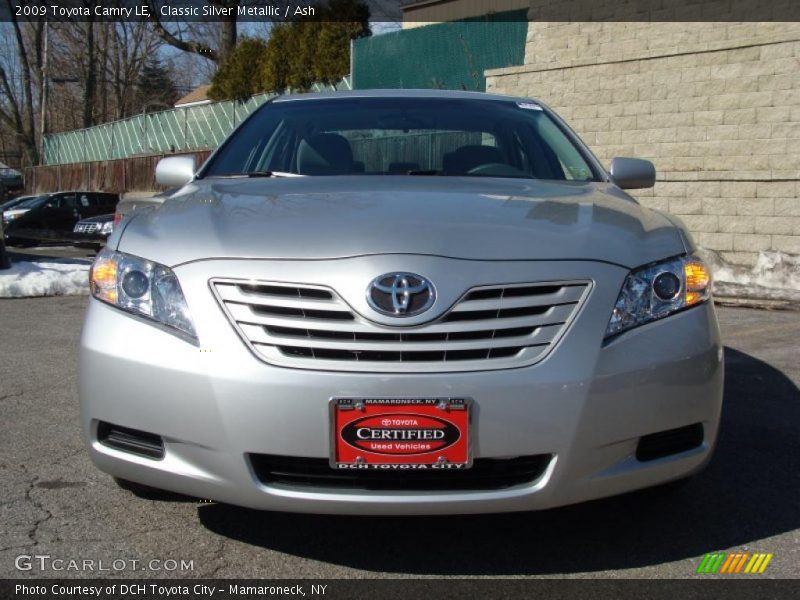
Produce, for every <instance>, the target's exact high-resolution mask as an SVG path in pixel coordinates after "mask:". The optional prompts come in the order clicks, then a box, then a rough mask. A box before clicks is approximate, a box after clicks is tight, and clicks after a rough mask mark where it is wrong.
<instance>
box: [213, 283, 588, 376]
mask: <svg viewBox="0 0 800 600" xmlns="http://www.w3.org/2000/svg"><path fill="white" fill-rule="evenodd" d="M212 284H213V288H214V290H215V292H216V296H217V299H218V300H219V301H220V303H221V305H222V306H223V307H224V309H225V312H226V313H227V315H228V317H229V319H230V320H231V321H232V322H233V324H234V326H235V327H236V329H237V330H238V332H239V333H240V335H241V336H242V338H243V339H244V340H245V341H246V342H247V343H248V345H249V346H250V347H251V348H252V349H253V351H254V352H255V353H256V355H257V356H259V357H260V358H262V359H263V360H265V361H266V362H268V363H270V364H275V365H278V366H287V367H296V368H308V369H325V370H335V371H378V372H395V373H396V372H432V371H438V372H441V371H478V370H485V369H503V368H512V367H518V366H523V365H528V364H533V363H534V362H537V361H539V360H542V359H543V358H544V357H545V356H546V355H547V353H548V352H549V350H550V349H551V348H552V347H553V346H554V345H555V343H556V342H557V340H558V338H559V337H560V336H561V335H562V334H563V332H564V331H565V329H566V328H567V326H568V324H569V323H570V321H571V320H572V319H573V318H574V316H575V314H576V313H577V311H578V308H579V306H580V305H581V303H582V302H583V300H584V299H585V297H586V295H587V293H588V291H589V283H588V282H586V281H578V282H562V283H552V282H547V283H525V284H511V285H494V286H481V287H477V288H473V289H471V290H468V291H467V292H466V293H465V294H464V295H463V296H462V298H461V299H460V300H459V301H458V302H456V304H455V305H454V306H453V307H452V308H451V309H450V310H449V311H448V312H446V313H445V314H444V315H442V316H441V317H439V318H438V319H436V320H434V321H431V322H430V323H425V324H423V325H419V326H413V327H408V326H405V327H399V326H398V327H391V326H386V325H379V324H377V323H373V322H371V321H368V320H367V319H365V318H363V317H362V316H361V315H359V314H357V313H356V312H354V311H353V310H352V309H351V308H350V306H349V305H348V304H347V303H346V302H344V300H342V299H341V298H340V297H339V295H338V294H337V293H336V292H335V291H333V290H332V289H329V288H325V287H321V286H313V285H296V284H284V283H275V282H268V283H267V282H264V283H253V282H247V283H244V282H241V281H234V280H213V281H212Z"/></svg>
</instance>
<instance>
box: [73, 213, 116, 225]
mask: <svg viewBox="0 0 800 600" xmlns="http://www.w3.org/2000/svg"><path fill="white" fill-rule="evenodd" d="M113 220H114V213H111V214H109V215H99V216H97V217H88V218H86V219H81V220H80V221H78V222H79V223H108V222H109V221H113Z"/></svg>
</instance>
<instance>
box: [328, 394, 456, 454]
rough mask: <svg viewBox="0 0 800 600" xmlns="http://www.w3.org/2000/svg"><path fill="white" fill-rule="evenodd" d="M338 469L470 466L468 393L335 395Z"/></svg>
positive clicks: (333, 410) (333, 409)
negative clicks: (445, 395) (447, 395)
mask: <svg viewBox="0 0 800 600" xmlns="http://www.w3.org/2000/svg"><path fill="white" fill-rule="evenodd" d="M331 424H332V432H331V433H332V438H331V439H332V444H331V446H332V448H331V466H332V467H333V468H334V469H397V468H403V469H466V468H469V467H470V466H471V464H472V453H471V451H470V438H469V436H470V431H469V429H470V401H469V400H468V399H465V398H412V399H408V398H402V399H400V398H334V399H333V400H332V401H331Z"/></svg>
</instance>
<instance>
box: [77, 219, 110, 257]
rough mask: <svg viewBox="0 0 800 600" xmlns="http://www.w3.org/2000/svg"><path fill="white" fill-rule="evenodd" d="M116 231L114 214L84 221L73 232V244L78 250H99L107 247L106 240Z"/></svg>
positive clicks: (79, 222)
mask: <svg viewBox="0 0 800 600" xmlns="http://www.w3.org/2000/svg"><path fill="white" fill-rule="evenodd" d="M113 231H114V213H111V214H108V215H100V216H99V217H90V218H88V219H83V220H82V221H78V222H77V223H76V224H75V229H74V230H73V232H72V243H73V244H74V245H75V246H77V247H78V248H95V249H97V250H99V249H100V248H102V247H103V246H105V245H106V240H107V239H108V236H109V235H111V232H113Z"/></svg>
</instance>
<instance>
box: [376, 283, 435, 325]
mask: <svg viewBox="0 0 800 600" xmlns="http://www.w3.org/2000/svg"><path fill="white" fill-rule="evenodd" d="M434 300H436V290H435V289H434V287H433V284H432V283H431V282H430V281H428V280H427V279H425V278H424V277H422V276H421V275H417V274H416V273H385V274H383V275H381V276H379V277H376V278H375V279H373V280H372V282H371V283H370V284H369V287H367V302H369V305H370V306H371V307H372V308H373V309H374V310H376V311H377V312H379V313H381V314H384V315H389V316H392V317H413V316H414V315H418V314H420V313H423V312H425V311H426V310H428V309H429V308H430V307H431V306H433V302H434Z"/></svg>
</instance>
